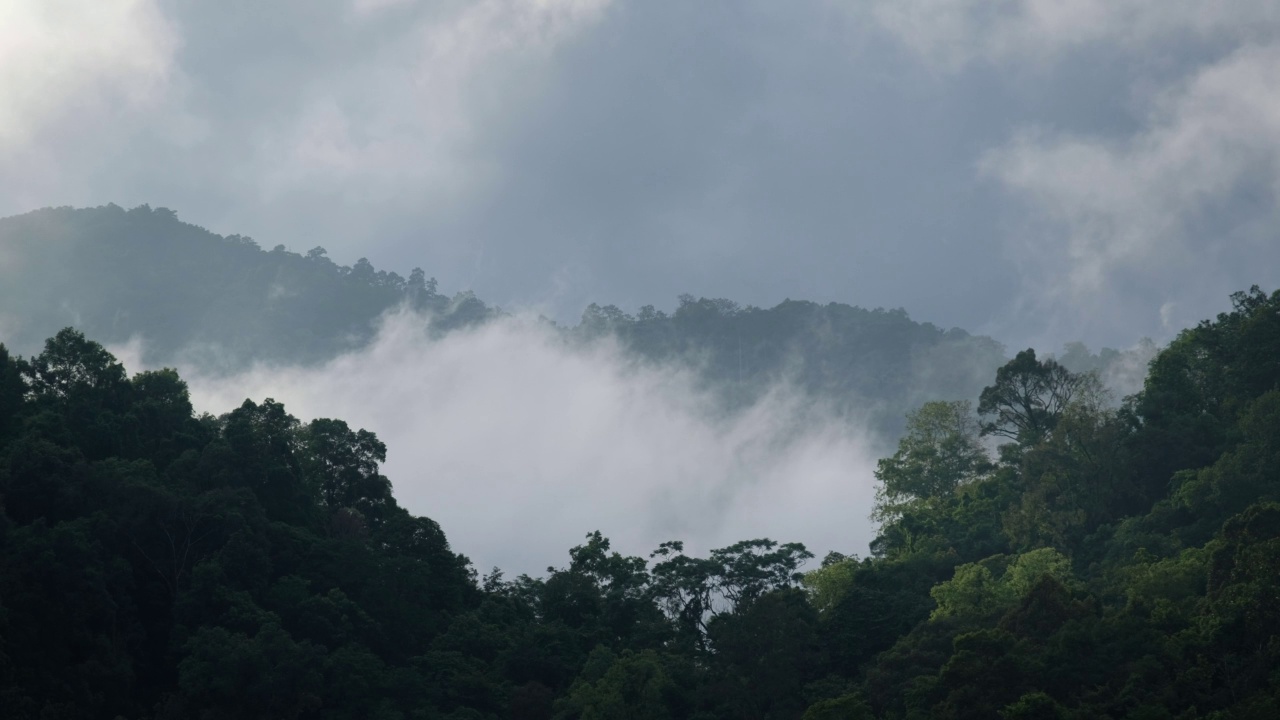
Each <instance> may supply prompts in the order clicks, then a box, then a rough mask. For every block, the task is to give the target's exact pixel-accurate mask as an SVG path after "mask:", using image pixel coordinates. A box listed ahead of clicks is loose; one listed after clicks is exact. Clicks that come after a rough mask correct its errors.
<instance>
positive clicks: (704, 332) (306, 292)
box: [0, 205, 1005, 425]
mask: <svg viewBox="0 0 1280 720" xmlns="http://www.w3.org/2000/svg"><path fill="white" fill-rule="evenodd" d="M401 305H404V306H406V307H408V308H411V309H415V310H420V311H423V312H425V313H429V314H430V317H431V322H432V327H433V328H434V329H435V330H436V331H437V332H440V333H445V332H448V331H450V330H451V329H453V328H457V327H460V326H467V325H472V324H475V323H481V322H485V321H487V320H490V319H492V318H494V317H497V316H498V315H499V312H498V311H497V310H496V309H494V308H492V307H490V306H488V305H486V304H485V303H484V302H482V301H481V300H480V299H478V298H476V297H474V296H473V295H471V294H470V293H466V292H463V293H458V294H455V295H452V296H446V295H444V294H442V293H441V292H439V291H438V289H437V285H436V281H435V279H433V278H429V277H428V276H427V274H426V273H424V272H423V271H422V270H420V269H416V268H415V269H413V270H412V271H410V272H408V273H407V277H404V276H401V275H398V274H396V273H394V272H387V271H384V270H377V269H375V268H374V267H373V266H372V265H371V264H370V263H369V262H368V261H366V260H364V259H361V260H359V261H357V262H356V264H355V265H353V266H350V267H347V266H340V265H338V264H336V263H334V262H333V261H331V260H330V259H329V258H328V257H327V256H326V255H325V253H324V251H323V250H321V249H319V248H316V249H313V250H310V251H308V252H307V253H306V254H298V253H294V252H289V251H286V250H285V248H284V247H282V246H277V247H276V248H275V249H273V250H269V251H268V250H263V249H262V248H260V247H259V246H258V245H257V244H256V243H255V242H254V241H253V240H250V239H249V238H244V237H239V236H235V235H232V236H228V237H223V236H220V235H216V234H214V233H211V232H208V231H206V230H204V229H202V228H199V227H196V226H194V225H190V224H187V223H183V222H181V221H180V220H178V218H177V217H176V216H175V215H174V213H173V212H171V211H169V210H165V209H162V208H161V209H152V208H149V207H146V206H142V207H138V208H134V209H132V210H124V209H122V208H119V207H117V206H114V205H109V206H106V207H99V208H92V209H70V208H58V209H46V210H39V211H36V212H32V213H28V214H25V215H21V216H17V217H11V218H7V219H4V220H0V340H3V341H4V342H5V343H6V344H7V345H8V346H9V347H10V348H11V349H13V350H14V351H17V352H23V353H34V352H37V351H38V350H39V347H40V343H41V342H42V341H43V340H44V338H46V337H49V336H50V335H52V334H53V333H55V332H57V331H58V330H59V329H61V328H62V327H66V326H73V327H76V328H77V329H79V330H81V331H83V332H84V333H86V334H87V335H88V336H90V337H92V338H94V339H95V340H97V341H99V342H103V343H106V344H121V343H124V342H126V341H128V340H130V339H131V338H134V337H138V338H142V339H143V340H144V350H145V352H146V360H147V361H148V362H149V363H150V364H153V365H161V364H173V363H175V362H176V360H177V359H178V358H179V357H180V356H181V359H182V360H183V361H184V362H185V363H187V364H196V365H197V366H203V369H212V370H224V371H226V370H235V369H238V368H241V367H244V366H245V365H246V364H247V363H250V362H253V361H269V362H277V363H315V362H319V361H323V360H326V359H328V358H331V357H333V356H334V355H336V354H338V353H340V352H342V351H344V350H350V349H353V348H357V347H360V346H361V345H362V344H364V343H366V342H367V341H368V340H369V339H370V338H371V337H372V336H373V334H374V333H375V331H376V327H377V321H378V319H379V317H380V316H382V314H383V313H385V312H386V311H388V310H391V309H394V308H397V307H400V306H401ZM558 331H559V332H561V333H563V334H564V336H565V339H566V341H569V342H573V341H589V340H591V339H595V338H599V337H601V336H603V335H609V334H612V335H614V336H616V337H618V338H619V339H620V340H621V341H622V343H623V345H624V346H625V347H627V348H629V349H631V350H633V351H635V353H636V355H637V357H640V358H645V359H649V360H653V361H662V362H667V361H677V362H686V363H690V364H691V365H693V366H694V367H696V368H698V369H699V370H700V371H701V372H702V374H703V377H704V378H705V379H706V381H707V382H708V384H710V385H713V386H715V387H716V388H717V389H718V390H720V391H722V393H723V395H724V396H725V397H726V398H727V399H729V400H730V401H739V402H742V401H749V400H750V399H751V398H752V397H754V396H755V394H757V393H759V392H762V391H763V390H764V389H767V388H768V387H770V386H772V384H773V383H774V382H775V381H777V380H779V379H783V378H785V379H788V380H791V381H793V382H796V383H797V384H798V385H799V386H801V387H803V388H804V389H806V390H807V391H809V392H811V393H813V394H814V395H815V396H820V397H822V398H824V399H825V400H826V401H828V402H832V403H834V404H836V405H838V406H842V407H845V408H852V407H857V408H859V409H860V410H861V411H863V412H873V413H876V414H877V416H878V417H879V418H880V419H881V420H883V421H884V422H883V423H881V424H889V425H894V424H895V423H896V424H897V425H900V422H899V421H900V418H901V416H902V414H903V413H904V412H905V411H906V410H907V409H909V408H910V407H911V406H913V405H916V404H919V402H922V401H923V400H924V399H927V398H936V397H946V398H955V399H959V398H976V397H977V393H978V391H979V390H981V388H982V385H983V382H984V381H985V380H986V379H987V378H988V376H989V375H990V373H991V372H992V371H993V370H994V369H995V368H996V367H997V366H999V364H1000V363H1002V362H1003V361H1004V359H1005V358H1004V353H1003V348H1002V347H1001V346H1000V345H999V344H998V343H996V342H995V341H994V340H991V339H990V338H986V337H978V336H973V335H970V334H968V333H966V332H964V331H963V330H958V329H952V330H943V329H941V328H937V327H935V326H933V325H931V324H929V323H919V322H915V321H913V320H912V319H911V318H910V317H908V316H907V314H906V313H905V312H904V311H902V310H882V309H876V310H865V309H862V308H857V307H851V306H849V305H842V304H837V303H832V304H828V305H818V304H815V303H812V302H803V301H787V302H783V303H782V304H780V305H778V306H776V307H774V308H770V309H762V308H755V307H739V306H738V305H736V304H735V303H733V302H730V301H728V300H712V299H706V298H695V297H693V296H682V297H681V298H680V300H679V305H678V307H676V308H675V309H674V311H673V312H670V313H665V312H660V311H657V310H655V309H654V308H653V307H645V308H641V309H640V310H639V311H638V312H637V313H635V314H634V315H628V314H626V313H624V312H623V311H621V310H619V309H618V308H616V307H613V306H606V307H600V306H597V305H592V306H591V307H589V308H587V310H586V312H585V313H584V314H583V318H582V321H581V323H580V324H579V325H577V326H576V327H572V328H560V329H559V330H558Z"/></svg>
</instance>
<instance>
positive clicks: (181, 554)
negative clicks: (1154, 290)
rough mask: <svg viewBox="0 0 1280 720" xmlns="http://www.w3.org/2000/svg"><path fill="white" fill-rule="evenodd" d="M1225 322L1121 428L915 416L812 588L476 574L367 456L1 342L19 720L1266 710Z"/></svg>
mask: <svg viewBox="0 0 1280 720" xmlns="http://www.w3.org/2000/svg"><path fill="white" fill-rule="evenodd" d="M1233 300H1234V309H1233V310H1232V311H1231V312H1229V313H1225V314H1223V315H1220V316H1219V317H1218V318H1217V319H1216V320H1215V321H1212V322H1205V323H1203V324H1201V325H1199V326H1197V327H1195V328H1192V329H1190V330H1187V331H1184V332H1183V333H1182V334H1180V335H1179V336H1178V338H1177V339H1176V340H1175V341H1174V342H1173V343H1172V344H1171V345H1170V346H1169V347H1167V348H1165V349H1164V350H1163V351H1161V353H1160V354H1159V355H1158V356H1157V357H1156V358H1155V360H1154V361H1153V362H1152V363H1151V366H1150V373H1149V375H1148V376H1147V379H1146V383H1145V386H1144V388H1143V390H1142V391H1141V392H1140V393H1138V394H1137V395H1135V396H1133V397H1132V398H1130V399H1128V400H1127V401H1126V402H1125V404H1124V405H1123V406H1122V407H1120V408H1115V407H1112V406H1110V405H1108V404H1107V403H1104V402H1101V401H1100V396H1099V388H1098V385H1097V381H1096V378H1095V377H1094V376H1092V375H1089V374H1076V373H1072V372H1070V371H1069V370H1067V369H1066V368H1064V367H1063V366H1061V365H1059V364H1058V363H1056V362H1054V361H1052V360H1046V359H1043V358H1038V357H1037V356H1036V354H1035V353H1034V352H1033V351H1031V350H1027V351H1023V352H1020V353H1018V354H1017V356H1015V357H1014V358H1013V359H1012V360H1011V361H1009V362H1008V363H1006V364H1004V365H1003V366H1001V367H1000V368H999V369H998V370H997V371H996V372H994V373H993V375H992V377H991V378H990V379H989V381H988V382H989V384H988V385H987V386H986V387H985V388H984V389H983V391H982V393H981V395H980V400H979V403H978V406H977V408H976V413H975V412H974V408H973V407H972V406H970V405H969V404H968V403H965V402H963V401H960V402H945V401H933V402H929V403H926V404H924V405H922V406H921V407H920V408H918V409H917V410H915V411H913V412H912V413H911V415H910V417H909V418H908V422H907V432H906V434H905V435H904V437H903V439H902V440H901V442H900V443H899V445H898V449H897V451H896V452H895V453H894V454H893V455H892V456H890V457H887V458H885V459H884V460H883V461H881V463H880V464H879V467H878V470H877V472H876V477H877V480H878V482H879V487H878V490H879V492H878V495H877V498H878V499H877V505H876V508H875V513H876V517H878V518H879V519H880V521H881V523H882V524H881V527H880V531H879V537H878V538H877V540H876V542H875V543H874V544H873V546H872V550H873V556H872V557H870V558H865V559H862V558H858V557H852V556H842V555H838V554H835V553H833V554H831V555H829V556H828V557H826V558H825V559H824V560H823V561H822V563H821V566H820V567H817V568H813V569H809V567H806V566H805V563H806V562H807V561H809V560H812V559H813V556H812V555H811V554H810V553H809V552H808V551H807V550H806V549H805V548H804V547H803V546H802V545H799V544H787V543H782V544H780V543H778V542H775V541H774V540H769V539H753V540H744V541H742V542H738V543H735V544H733V545H730V546H728V547H724V548H720V549H716V550H713V551H711V552H710V553H709V554H707V555H706V556H705V557H697V556H692V555H686V554H685V553H684V551H683V547H682V545H681V544H680V543H679V542H678V541H675V540H673V541H671V542H666V543H663V544H661V545H660V546H659V547H658V548H656V549H655V551H654V552H653V553H651V554H649V555H648V557H634V556H625V555H622V554H620V553H618V552H616V551H614V550H612V549H611V547H610V543H609V541H608V539H607V538H605V537H603V536H601V535H600V534H599V533H589V534H587V535H586V540H585V542H583V544H581V545H579V546H577V547H574V548H572V549H570V550H569V553H568V559H567V562H566V563H565V564H564V565H563V566H562V567H557V568H549V569H548V571H547V573H546V575H545V576H543V577H539V578H532V577H527V576H521V577H518V578H514V579H509V578H504V577H502V576H501V574H499V573H491V574H488V575H486V576H485V577H483V578H479V577H477V574H476V573H475V572H474V570H473V569H472V568H471V567H470V566H469V563H468V562H467V560H466V558H465V557H462V556H461V555H459V554H457V552H455V549H454V548H451V547H450V545H449V543H448V542H447V541H446V537H445V533H444V531H443V530H442V529H441V528H440V527H439V526H438V525H437V524H436V523H434V522H432V521H431V520H430V519H428V518H425V517H415V516H413V515H411V514H410V513H408V512H406V511H405V510H404V509H402V508H401V507H399V505H398V504H397V502H396V500H395V497H394V495H393V493H392V485H391V480H390V479H389V478H387V477H385V476H383V475H382V474H381V472H380V463H381V462H382V460H383V459H384V457H385V452H386V448H385V447H384V446H383V444H382V443H381V442H380V441H379V440H378V438H377V437H375V436H374V435H373V434H372V433H369V432H366V431H363V430H356V429H353V428H350V427H348V426H347V424H346V423H344V422H342V421H341V420H336V419H325V418H321V419H316V420H312V421H311V422H308V423H301V422H299V421H298V420H297V419H295V418H293V417H292V416H290V415H289V413H288V412H287V411H286V409H285V408H284V407H283V406H281V405H280V404H279V403H276V402H273V401H272V400H270V399H263V400H259V401H253V400H248V401H245V402H244V403H243V404H242V405H240V406H239V407H237V408H235V409H233V410H231V411H230V412H229V413H227V414H225V415H223V416H221V417H216V418H215V417H212V416H209V415H202V416H196V415H195V414H194V413H193V411H192V407H191V404H190V401H189V398H188V393H187V388H186V386H185V384H184V383H183V381H182V380H181V378H180V377H179V376H178V374H177V373H175V372H174V371H172V370H159V371H151V372H143V373H139V374H136V375H134V376H132V377H129V376H127V375H126V373H125V371H124V369H123V368H122V367H121V366H120V364H119V363H118V362H116V361H115V359H114V358H113V357H112V356H111V355H110V354H109V353H108V352H106V351H105V350H104V349H103V347H102V346H101V345H99V344H97V343H95V342H93V341H91V340H89V339H87V338H85V337H84V336H83V335H81V334H80V333H78V332H76V331H74V330H70V329H67V330H63V331H61V332H59V333H58V334H57V335H56V336H55V337H53V338H51V339H50V340H48V342H46V343H45V345H44V347H43V350H42V351H41V352H39V353H38V354H36V355H34V356H32V357H30V358H22V357H17V356H14V355H11V354H10V353H9V352H8V351H7V350H6V349H5V348H4V347H3V346H0V717H4V718H13V719H15V720H35V719H37V718H40V719H49V718H102V719H103V720H114V719H117V718H126V719H128V720H168V719H170V718H173V719H177V718H202V719H205V720H223V719H226V720H231V719H233V718H235V719H241V718H261V719H263V720H266V719H268V718H272V719H276V718H291V719H297V720H338V719H341V718H351V719H352V720H356V719H359V720H367V719H370V718H374V719H378V720H401V719H406V718H424V719H436V718H440V719H443V720H501V719H511V720H614V719H616V718H642V719H650V718H651V719H655V720H718V719H723V720H744V719H745V720H765V719H769V720H850V719H852V720H875V719H882V720H908V719H913V718H956V719H969V718H972V719H974V720H977V719H980V718H981V719H987V718H1002V719H1004V720H1033V719H1034V720H1039V719H1043V718H1049V719H1058V720H1076V719H1079V720H1083V719H1085V718H1115V719H1117V720H1119V719H1120V718H1134V719H1138V718H1143V719H1145V718H1179V719H1186V720H1193V719H1196V718H1203V719H1205V720H1231V719H1240V720H1253V719H1263V718H1266V719H1270V718H1275V717H1280V673H1278V671H1277V668H1278V667H1280V601H1278V600H1277V598H1280V292H1276V293H1274V294H1272V295H1269V296H1268V295H1267V294H1265V293H1263V292H1261V291H1259V290H1257V289H1256V288H1255V289H1253V290H1252V291H1250V292H1247V293H1239V294H1237V295H1236V296H1234V298H1233ZM984 436H985V437H987V438H993V439H996V440H998V441H1000V442H1001V443H1003V444H1002V445H1001V446H1000V448H999V452H998V453H997V454H995V455H994V456H992V455H990V454H988V452H987V450H986V443H984V442H983V441H982V438H983V437H984ZM513 480H518V479H513ZM812 500H813V502H823V501H824V499H823V498H822V497H814V498H812ZM849 512H850V513H851V514H862V513H864V512H866V508H849ZM527 521H528V522H529V523H531V524H532V523H537V522H540V519H539V517H538V516H537V514H536V513H531V514H530V515H529V517H528V518H527ZM464 550H465V549H464ZM810 567H811V566H810ZM805 570H808V572H805Z"/></svg>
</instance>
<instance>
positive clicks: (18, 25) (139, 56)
mask: <svg viewBox="0 0 1280 720" xmlns="http://www.w3.org/2000/svg"><path fill="white" fill-rule="evenodd" d="M177 43H178V38H177V34H176V33H175V31H174V28H173V27H172V26H171V25H170V24H169V23H168V21H167V20H166V19H165V18H164V16H163V15H162V13H161V12H160V10H159V8H158V7H157V6H156V4H155V2H154V1H153V0H88V1H86V0H10V1H9V2H5V3H3V4H0V151H3V150H5V149H7V148H12V147H13V146H15V145H19V144H22V143H26V142H29V141H31V140H33V139H35V138H36V137H37V136H38V135H39V134H40V132H41V129H42V127H44V126H46V125H48V124H49V123H51V122H55V121H57V120H59V119H60V118H61V117H63V116H65V115H66V114H67V113H72V112H77V113H85V112H88V113H99V114H115V113H118V112H122V111H124V112H127V111H130V110H136V109H139V108H141V107H145V106H146V105H147V104H148V103H150V102H152V101H153V100H154V99H155V98H156V97H157V96H158V95H159V94H161V93H162V92H163V90H164V87H165V84H166V82H167V81H168V80H169V77H170V73H171V70H172V61H173V54H174V51H175V49H176V47H177Z"/></svg>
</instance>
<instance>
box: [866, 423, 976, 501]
mask: <svg viewBox="0 0 1280 720" xmlns="http://www.w3.org/2000/svg"><path fill="white" fill-rule="evenodd" d="M978 432H979V429H978V422H977V420H976V419H975V418H974V417H973V409H972V406H971V405H970V404H969V403H968V401H957V402H930V403H925V404H924V405H923V406H922V407H920V408H919V409H917V410H915V411H913V412H911V413H909V414H908V415H907V433H906V436H905V437H903V438H902V440H901V441H900V442H899V443H898V451H897V452H895V453H894V454H893V456H892V457H888V458H884V459H883V460H881V461H880V462H879V464H878V465H877V466H876V471H875V475H876V479H877V480H878V481H879V482H880V484H879V487H878V488H877V489H876V507H875V511H874V513H873V514H872V517H873V518H875V519H876V520H880V521H882V522H883V521H889V520H893V519H894V518H897V517H899V516H900V515H901V514H902V510H903V509H904V508H905V507H906V506H908V505H911V504H912V503H915V502H918V501H920V500H926V499H929V498H935V497H943V496H947V495H950V494H952V493H953V492H955V490H956V488H958V487H959V486H961V485H963V484H965V483H968V482H970V481H972V480H973V479H975V478H977V477H978V476H979V475H981V474H982V473H984V472H986V471H987V470H989V469H990V467H991V463H990V461H989V460H988V458H987V453H986V451H985V450H983V448H982V445H981V443H980V442H979V439H978Z"/></svg>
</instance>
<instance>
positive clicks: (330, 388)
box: [126, 315, 874, 573]
mask: <svg viewBox="0 0 1280 720" xmlns="http://www.w3.org/2000/svg"><path fill="white" fill-rule="evenodd" d="M132 352H133V353H134V356H136V349H134V350H133V351H132ZM126 354H127V353H126ZM184 376H186V377H188V379H189V381H190V382H191V386H192V389H193V394H194V397H195V399H196V402H197V404H198V406H199V407H200V408H202V409H207V410H211V411H216V412H225V411H227V410H229V409H231V408H233V407H235V406H237V405H238V404H239V403H240V402H241V401H242V400H243V399H244V398H245V397H246V396H248V397H252V398H255V399H257V400H261V399H262V398H264V397H274V398H276V399H278V400H280V401H281V402H284V403H285V405H286V407H287V408H289V410H290V411H291V412H292V413H294V414H295V415H298V416H299V417H300V418H303V419H310V418H314V417H338V418H342V419H344V420H347V421H348V422H349V423H350V424H352V425H353V426H360V427H366V428H368V429H370V430H373V431H374V432H376V433H377V434H378V436H379V437H380V438H381V439H382V440H383V441H384V442H386V443H387V445H388V461H387V464H386V467H385V472H386V473H387V475H388V477H390V478H391V480H392V482H393V483H394V485H395V489H396V496H397V498H399V500H400V501H401V503H402V504H404V505H405V506H406V507H408V508H409V509H410V510H411V511H413V512H416V513H419V514H424V515H427V516H430V517H432V518H434V519H436V520H437V521H439V522H440V523H441V525H442V526H443V527H444V529H445V531H446V532H447V533H448V535H449V537H450V539H451V541H452V542H453V545H454V548H455V549H456V550H458V551H459V552H463V553H465V554H467V555H469V556H470V557H471V558H472V559H473V560H474V561H475V562H476V564H477V565H478V566H479V567H480V568H481V569H485V568H487V567H489V566H492V565H498V566H501V567H503V568H504V569H505V570H507V571H508V572H531V573H536V572H540V571H541V570H542V569H543V568H545V567H546V566H547V565H549V564H561V563H562V562H563V559H564V555H565V552H566V551H567V550H568V548H570V547H571V546H573V545H575V544H578V543H579V542H580V541H581V539H582V536H583V535H584V534H585V533H587V532H589V531H591V530H595V529H600V530H601V531H603V532H604V533H605V534H606V535H607V536H609V537H611V538H612V539H613V540H614V541H615V544H616V546H617V547H619V549H621V550H623V551H625V552H629V553H636V554H643V553H647V552H648V551H649V550H652V549H653V548H655V547H657V545H658V543H660V542H663V541H665V540H671V539H684V540H686V541H687V542H688V543H689V545H690V547H691V548H693V549H699V550H702V551H705V550H706V549H709V548H711V547H719V546H722V545H726V544H729V543H732V542H735V541H737V540H742V539H748V538H754V537H773V538H774V539H776V540H779V541H801V542H805V543H807V544H808V545H809V546H810V548H811V549H812V550H814V551H815V552H818V553H822V552H825V551H827V550H832V549H840V550H844V551H850V550H859V551H864V552H865V549H866V544H867V542H868V541H869V540H870V539H871V527H870V523H869V521H868V520H867V516H868V514H869V512H870V503H871V501H872V497H873V491H872V475H871V468H872V467H873V466H874V462H873V459H872V458H873V455H872V450H871V445H870V444H869V443H868V442H867V440H866V439H865V437H864V436H863V434H862V433H861V432H860V431H859V430H858V429H857V428H855V427H853V426H851V425H850V424H849V423H848V422H847V421H839V420H835V419H833V418H832V417H831V416H830V415H828V414H826V413H824V412H823V411H822V410H821V409H820V408H815V407H812V406H811V405H809V404H807V402H808V401H806V400H805V399H803V398H802V397H801V396H800V395H798V394H796V393H791V392H789V391H788V390H787V389H786V388H785V387H782V386H780V387H778V388H776V389H775V390H774V392H772V393H771V394H769V395H768V396H767V397H766V398H765V399H763V400H761V401H760V402H759V403H758V404H757V405H755V406H754V407H752V408H750V409H749V410H747V411H745V412H742V413H740V414H737V415H734V416H732V417H724V416H722V415H721V414H719V413H718V412H717V411H716V410H715V409H714V407H713V406H714V403H712V402H711V400H710V399H709V398H708V397H707V396H706V395H705V394H703V393H702V392H701V391H699V390H697V389H696V383H695V380H694V378H693V377H692V376H691V375H689V374H688V373H686V372H685V371H681V370H679V369H676V368H671V367H665V368H653V367H637V366H635V365H633V364H632V363H631V362H629V361H628V360H626V359H625V358H624V357H623V356H622V355H621V354H620V353H619V352H618V350H617V349H616V348H613V347H610V346H604V345H601V346H594V347H591V348H586V349H582V348H577V349H575V348H571V347H568V346H566V345H565V344H564V343H563V342H562V340H561V339H560V338H559V337H558V336H557V335H555V334H553V333H552V332H550V331H548V330H547V329H546V328H545V326H542V325H540V324H538V323H537V322H535V321H531V320H520V319H515V320H506V321H501V322H494V323H490V324H487V325H485V326H484V327H482V328H479V329H476V330H471V331H467V332H455V333H452V334H450V335H448V336H446V337H445V338H444V339H442V340H438V341H434V342H433V341H430V340H429V339H428V338H427V333H426V331H425V327H424V326H423V322H422V320H421V318H417V317H414V316H408V315H401V316H395V317H392V318H390V319H389V320H388V321H387V323H386V324H385V326H384V327H383V329H382V331H381V333H380V334H379V336H378V338H377V340H376V341H375V342H374V343H373V344H372V345H370V346H369V347H368V348H367V349H365V350H362V351H359V352H356V353H353V354H350V355H346V356H343V357H340V358H338V359H336V360H334V361H332V362H330V363H328V364H326V365H324V366H323V367H319V368H314V369H297V368H258V369H255V370H253V371H250V372H248V373H245V374H243V375H240V376H236V377H232V378H224V379H213V378H201V377H199V376H196V375H194V374H191V373H187V372H184Z"/></svg>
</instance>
